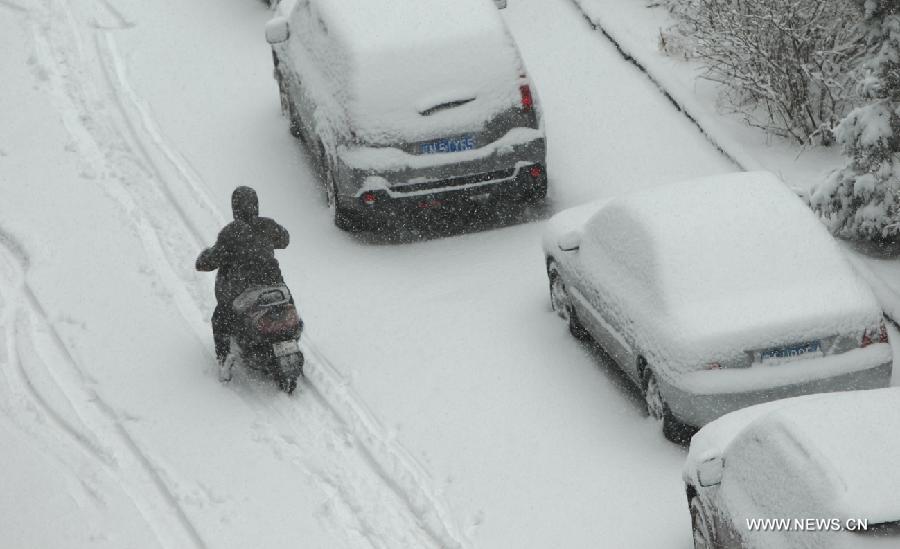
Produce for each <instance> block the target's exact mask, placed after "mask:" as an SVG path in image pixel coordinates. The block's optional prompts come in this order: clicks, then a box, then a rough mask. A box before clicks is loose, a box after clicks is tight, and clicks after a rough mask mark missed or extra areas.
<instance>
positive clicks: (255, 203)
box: [196, 186, 290, 381]
mask: <svg viewBox="0 0 900 549" xmlns="http://www.w3.org/2000/svg"><path fill="white" fill-rule="evenodd" d="M231 210H232V213H233V215H234V220H233V221H232V222H230V223H229V224H228V225H226V226H225V227H224V228H223V229H222V230H221V231H219V235H218V237H217V239H216V243H215V244H214V245H213V246H212V247H210V248H207V249H205V250H203V252H201V253H200V256H199V257H198V258H197V263H196V269H197V270H198V271H215V270H217V269H218V271H219V272H218V274H217V275H216V302H217V304H216V309H215V311H214V312H213V316H212V329H213V340H214V342H215V347H216V360H217V361H218V363H219V371H220V378H221V379H222V380H223V381H228V380H230V379H231V372H230V368H228V369H226V368H225V367H224V366H225V359H226V357H227V356H228V350H229V346H230V338H231V335H232V333H233V331H234V329H235V323H236V322H237V318H236V315H235V312H234V309H233V303H234V300H235V298H237V297H238V296H239V295H240V294H241V293H242V292H244V290H246V289H247V288H250V287H251V286H264V285H279V284H281V285H283V284H284V279H283V277H282V275H281V268H280V267H279V265H278V260H276V259H275V250H276V249H284V248H286V247H287V245H288V243H289V242H290V234H289V233H288V231H287V229H285V228H284V227H282V226H281V225H279V224H278V223H276V222H275V221H274V220H272V219H270V218H268V217H260V216H259V199H258V197H257V195H256V191H254V190H253V189H252V188H250V187H245V186H241V187H238V188H236V189H235V190H234V192H233V193H232V194H231Z"/></svg>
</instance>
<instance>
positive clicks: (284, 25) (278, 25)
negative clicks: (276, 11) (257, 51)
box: [266, 17, 291, 45]
mask: <svg viewBox="0 0 900 549" xmlns="http://www.w3.org/2000/svg"><path fill="white" fill-rule="evenodd" d="M290 36H291V27H290V25H288V20H287V18H286V17H274V18H272V20H271V21H269V22H268V23H266V41H267V42H268V43H269V44H272V45H275V44H281V43H282V42H284V41H285V40H287V39H288V38H290Z"/></svg>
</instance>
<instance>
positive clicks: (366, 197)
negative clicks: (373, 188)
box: [362, 193, 378, 206]
mask: <svg viewBox="0 0 900 549" xmlns="http://www.w3.org/2000/svg"><path fill="white" fill-rule="evenodd" d="M377 200H378V197H377V196H376V195H375V193H365V194H363V195H362V201H363V204H365V205H366V206H371V205H372V204H375V202H376V201H377Z"/></svg>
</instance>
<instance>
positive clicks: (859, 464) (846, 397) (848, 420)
mask: <svg viewBox="0 0 900 549" xmlns="http://www.w3.org/2000/svg"><path fill="white" fill-rule="evenodd" d="M751 426H752V428H753V429H754V430H758V429H764V430H766V431H775V430H778V432H779V435H780V436H782V437H785V439H786V440H788V441H789V442H790V443H791V444H792V445H793V444H794V443H796V445H797V447H798V448H800V449H801V450H802V451H803V452H805V453H806V455H808V456H809V457H808V459H811V460H816V462H817V464H818V466H819V467H820V468H821V470H822V471H823V472H824V476H823V478H822V483H821V484H822V486H823V488H824V487H827V488H828V491H829V493H830V494H832V495H833V497H832V498H831V499H830V501H825V502H822V504H823V506H824V507H826V508H823V509H822V511H823V513H826V514H828V513H830V514H831V516H835V517H840V518H853V519H859V518H865V519H868V521H869V524H871V525H874V524H878V523H883V522H892V521H897V520H900V498H898V497H897V494H900V468H898V467H897V456H898V455H900V437H898V436H897V433H900V388H896V387H891V388H888V389H875V390H871V391H848V392H843V393H829V394H817V395H808V396H802V397H796V398H789V399H784V400H778V401H774V402H767V403H765V404H760V405H756V406H751V407H749V408H744V409H742V410H738V411H736V412H732V413H730V414H726V415H724V416H722V417H721V418H719V419H717V420H715V421H713V422H711V423H709V424H708V425H706V426H705V427H703V428H702V429H701V430H700V431H699V432H698V433H697V434H696V435H694V437H693V438H692V439H691V447H690V450H689V452H688V457H687V460H686V462H685V466H684V470H683V478H684V480H685V481H686V482H691V483H694V484H696V483H697V479H696V478H695V474H696V470H697V465H698V464H699V463H701V462H702V461H705V460H706V459H709V458H711V457H714V456H724V457H725V463H726V467H728V459H727V455H728V454H727V453H728V448H729V447H730V446H731V445H732V444H734V443H736V441H737V439H738V437H741V436H742V433H743V432H745V431H746V430H747V429H749V428H750V427H751ZM784 474H785V475H788V476H789V475H790V474H791V471H784ZM784 481H785V482H789V481H790V478H785V479H784Z"/></svg>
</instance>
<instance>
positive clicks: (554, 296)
mask: <svg viewBox="0 0 900 549" xmlns="http://www.w3.org/2000/svg"><path fill="white" fill-rule="evenodd" d="M547 276H548V277H549V279H550V307H551V308H552V309H553V310H554V311H556V314H558V315H559V316H560V318H562V319H563V320H565V321H566V322H567V323H568V324H569V332H570V333H571V334H572V335H573V336H574V337H575V339H577V340H579V341H589V340H590V339H591V335H590V333H588V331H587V329H585V327H584V326H583V325H582V324H581V321H580V320H578V315H577V314H576V313H575V308H574V307H573V306H572V301H571V300H570V299H569V294H568V292H567V291H566V283H565V282H563V279H562V276H560V274H559V269H558V268H557V266H556V264H554V263H551V264H550V266H549V267H547Z"/></svg>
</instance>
